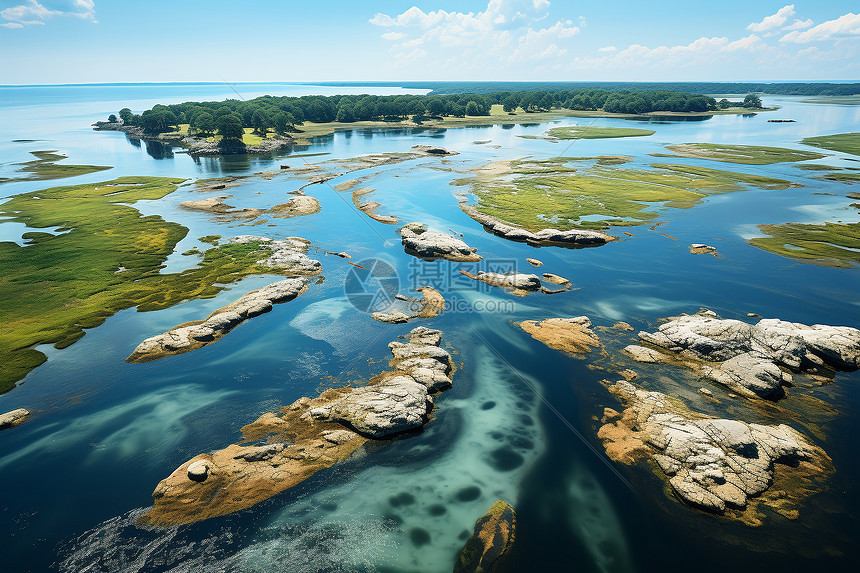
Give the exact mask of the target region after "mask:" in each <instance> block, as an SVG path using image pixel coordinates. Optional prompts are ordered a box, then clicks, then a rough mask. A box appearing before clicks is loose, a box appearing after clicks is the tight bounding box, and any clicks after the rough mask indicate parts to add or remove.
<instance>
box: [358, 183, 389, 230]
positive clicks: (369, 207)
mask: <svg viewBox="0 0 860 573" xmlns="http://www.w3.org/2000/svg"><path fill="white" fill-rule="evenodd" d="M374 191H375V190H374V189H368V188H365V187H362V188H361V189H356V190H355V191H353V192H352V203H353V205H355V208H356V209H358V210H359V211H361V212H362V213H364V214H365V215H367V216H368V217H370V218H371V219H373V220H374V221H376V222H378V223H384V224H386V225H396V224H397V223H399V222H400V219H398V218H397V217H395V216H394V215H380V214H379V213H377V212H376V210H377V209H379V208H380V207H382V204H381V203H377V202H376V201H362V200H361V197H363V196H365V195H368V194H370V193H373V192H374Z"/></svg>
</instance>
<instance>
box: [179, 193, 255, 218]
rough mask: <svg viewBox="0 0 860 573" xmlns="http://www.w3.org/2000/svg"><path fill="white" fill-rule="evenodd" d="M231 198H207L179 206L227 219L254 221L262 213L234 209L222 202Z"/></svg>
mask: <svg viewBox="0 0 860 573" xmlns="http://www.w3.org/2000/svg"><path fill="white" fill-rule="evenodd" d="M231 197H232V195H222V196H221V197H209V198H207V199H200V200H198V201H183V202H182V203H180V204H179V206H180V207H182V208H183V209H188V210H189V211H203V212H204V213H212V214H214V215H219V216H220V217H223V218H229V219H246V220H248V219H255V218H257V217H258V216H259V215H260V214H262V213H263V211H262V210H261V209H236V208H235V207H233V206H232V205H228V204H227V203H225V202H224V199H229V198H231Z"/></svg>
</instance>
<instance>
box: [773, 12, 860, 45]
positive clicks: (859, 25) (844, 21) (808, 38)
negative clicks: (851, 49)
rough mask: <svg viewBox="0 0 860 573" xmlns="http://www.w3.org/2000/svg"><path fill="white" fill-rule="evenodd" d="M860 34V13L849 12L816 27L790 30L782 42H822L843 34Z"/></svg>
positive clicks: (781, 39)
mask: <svg viewBox="0 0 860 573" xmlns="http://www.w3.org/2000/svg"><path fill="white" fill-rule="evenodd" d="M857 35H860V14H854V13H852V12H849V13H848V14H844V15H842V16H840V17H839V18H836V19H835V20H828V21H827V22H823V23H821V24H819V25H817V26H815V27H814V28H810V29H808V30H806V31H803V32H800V31H798V30H795V31H793V32H789V33H788V34H786V35H785V36H783V37H782V38H780V40H779V41H780V42H795V43H798V44H807V43H809V42H820V41H822V40H829V39H831V38H833V37H834V36H836V37H842V36H857Z"/></svg>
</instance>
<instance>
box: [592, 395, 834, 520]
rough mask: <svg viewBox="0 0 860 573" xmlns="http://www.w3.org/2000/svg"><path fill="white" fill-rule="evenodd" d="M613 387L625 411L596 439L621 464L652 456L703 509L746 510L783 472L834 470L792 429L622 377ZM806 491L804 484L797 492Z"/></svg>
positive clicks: (613, 415) (612, 415) (607, 420)
mask: <svg viewBox="0 0 860 573" xmlns="http://www.w3.org/2000/svg"><path fill="white" fill-rule="evenodd" d="M609 391H610V392H611V393H612V394H614V395H615V396H616V397H617V398H618V399H619V400H620V401H621V402H622V403H623V404H624V406H625V409H624V412H623V413H622V414H618V413H617V412H615V411H614V410H611V409H607V412H606V413H605V414H604V419H603V421H604V425H603V426H602V427H601V428H600V430H599V431H598V437H599V438H600V439H601V440H602V441H603V445H604V447H605V448H606V453H607V455H609V457H610V458H612V459H613V460H615V461H620V462H623V463H632V462H633V461H635V460H637V459H640V458H642V457H646V458H650V459H652V460H653V461H654V462H656V464H657V466H658V467H659V468H660V470H661V472H662V473H663V475H665V476H666V477H667V478H668V481H669V485H670V486H671V487H672V489H673V490H674V492H675V493H676V494H677V495H678V497H679V498H681V499H682V500H683V501H685V502H686V503H689V504H691V505H693V506H696V507H698V508H701V509H705V510H707V511H712V512H716V513H723V512H725V511H726V509H727V508H733V509H743V508H744V507H746V505H747V503H748V502H749V501H750V499H751V498H754V497H756V496H759V495H761V494H762V493H763V492H765V491H766V490H767V489H768V488H769V487H770V486H771V485H772V484H773V482H774V474H775V472H777V471H786V472H792V473H794V474H796V475H797V476H799V478H798V479H801V478H802V477H803V476H815V475H819V474H823V473H826V472H827V471H829V470H830V467H831V462H830V458H829V457H827V454H825V453H824V451H823V450H821V449H820V448H818V447H817V446H815V445H813V444H811V443H810V442H809V441H807V439H806V438H805V437H804V436H803V435H802V434H801V433H800V432H798V431H797V430H795V429H794V428H791V427H790V426H787V425H784V424H780V425H779V426H764V425H761V424H748V423H746V422H741V421H738V420H729V419H716V418H711V417H709V416H706V415H704V414H700V413H698V412H693V411H691V410H689V409H687V408H686V406H684V405H683V404H681V403H680V402H679V401H678V400H677V399H675V398H671V397H669V396H667V395H665V394H662V393H660V392H649V391H646V390H644V389H642V388H640V387H638V386H635V385H634V384H631V383H630V382H627V381H624V380H620V381H618V382H616V383H615V384H613V385H611V386H610V387H609ZM777 466H779V468H785V469H784V470H782V469H778V468H777ZM803 493H805V490H804V488H798V492H797V496H801V495H803Z"/></svg>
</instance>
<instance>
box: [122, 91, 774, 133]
mask: <svg viewBox="0 0 860 573" xmlns="http://www.w3.org/2000/svg"><path fill="white" fill-rule="evenodd" d="M496 104H499V105H501V106H502V107H503V109H504V111H506V112H508V113H513V112H517V111H522V112H525V113H536V112H544V111H550V110H553V109H569V110H581V111H597V110H603V111H605V112H608V113H630V114H641V113H648V112H653V111H675V112H706V111H712V110H716V109H718V108H724V107H727V106H728V105H731V104H730V102H728V101H727V100H722V101H721V102H719V103H718V102H717V101H716V100H714V98H712V97H708V96H703V95H700V94H695V93H687V92H677V91H643V90H620V91H610V90H604V89H575V90H571V89H559V90H536V91H527V92H523V91H505V90H503V91H495V92H492V93H487V94H479V93H468V94H440V95H397V96H375V95H334V96H302V97H287V96H283V97H276V96H262V97H258V98H255V99H253V100H248V101H243V100H232V99H228V100H226V101H217V102H215V101H209V102H185V103H180V104H173V105H160V104H159V105H156V106H154V107H153V108H152V109H149V110H146V111H144V112H143V113H142V114H140V115H138V114H135V113H133V112H132V111H131V110H130V109H129V108H124V109H122V110H120V112H119V119H120V120H121V121H122V123H123V124H124V125H131V126H139V127H140V128H141V129H142V130H143V131H144V133H146V134H151V135H152V134H159V133H166V132H170V131H173V130H175V129H176V127H177V126H178V125H180V124H189V125H190V127H191V129H192V130H193V131H195V132H197V133H199V134H202V135H207V134H212V133H215V132H217V133H218V134H220V135H222V136H223V137H225V138H228V139H238V138H241V137H242V134H243V133H244V131H243V130H244V128H246V127H247V128H251V129H253V130H254V131H255V132H256V133H259V134H262V135H265V134H266V133H268V131H269V130H270V129H271V130H274V131H275V132H277V133H281V134H283V133H288V132H295V131H299V128H298V127H297V126H300V125H301V124H302V123H304V122H306V121H308V122H313V123H327V122H333V121H337V122H342V123H351V122H355V121H402V120H403V119H406V118H408V117H411V118H412V119H413V120H414V121H415V122H416V123H421V122H422V121H426V120H428V119H439V118H444V117H465V116H487V115H489V114H490V110H491V108H492V106H493V105H496ZM745 105H746V106H747V107H761V101H760V100H759V99H758V98H757V97H755V96H753V95H751V96H748V97H747V99H746V100H745ZM116 120H117V118H116V116H115V115H113V114H112V115H111V117H110V118H109V121H116Z"/></svg>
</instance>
